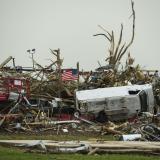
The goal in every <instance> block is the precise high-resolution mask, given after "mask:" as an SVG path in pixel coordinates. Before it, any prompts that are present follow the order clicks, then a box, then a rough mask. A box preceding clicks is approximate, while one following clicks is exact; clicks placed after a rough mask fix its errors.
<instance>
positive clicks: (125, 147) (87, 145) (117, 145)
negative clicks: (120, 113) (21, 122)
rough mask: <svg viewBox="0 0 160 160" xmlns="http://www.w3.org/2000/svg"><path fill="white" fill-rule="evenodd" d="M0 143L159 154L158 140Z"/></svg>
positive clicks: (45, 148)
mask: <svg viewBox="0 0 160 160" xmlns="http://www.w3.org/2000/svg"><path fill="white" fill-rule="evenodd" d="M0 145H4V146H12V147H18V148H23V150H25V151H27V152H40V153H46V152H47V153H83V154H84V153H85V154H89V155H90V154H96V153H98V154H103V153H138V154H150V155H151V154H154V155H159V153H160V143H159V142H140V141H138V142H137V141H136V142H133V141H132V142H129V141H128V142H127V141H126V142H120V141H103V142H99V141H51V140H32V141H31V140H0Z"/></svg>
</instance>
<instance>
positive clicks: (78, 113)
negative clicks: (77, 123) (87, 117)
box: [73, 110, 81, 118]
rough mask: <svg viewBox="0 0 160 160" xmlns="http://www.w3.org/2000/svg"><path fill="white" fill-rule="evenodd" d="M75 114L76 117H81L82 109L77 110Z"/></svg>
mask: <svg viewBox="0 0 160 160" xmlns="http://www.w3.org/2000/svg"><path fill="white" fill-rule="evenodd" d="M73 115H74V117H76V118H79V117H80V115H81V113H80V111H78V110H77V111H75V112H74V114H73Z"/></svg>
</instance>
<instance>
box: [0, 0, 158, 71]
mask: <svg viewBox="0 0 160 160" xmlns="http://www.w3.org/2000/svg"><path fill="white" fill-rule="evenodd" d="M134 2H135V12H136V28H135V39H134V42H133V44H132V46H131V47H130V49H129V51H130V52H131V55H132V57H134V58H135V63H136V64H138V63H139V64H140V65H141V66H142V67H143V68H150V69H158V70H159V69H160V49H159V47H160V0H134ZM130 15H131V2H130V0H0V62H2V61H3V60H4V59H5V58H7V57H8V56H13V57H15V59H16V64H17V65H22V66H32V62H31V59H30V57H29V54H28V53H27V52H26V51H27V50H28V49H32V48H35V49H36V53H35V55H34V56H35V59H36V61H37V62H38V63H40V64H42V65H43V66H44V65H48V64H49V63H50V60H49V59H53V58H54V57H53V56H52V54H51V53H50V50H49V48H51V49H57V48H60V50H61V56H62V58H64V65H63V66H64V67H75V66H76V62H77V61H79V62H80V68H81V69H82V68H83V69H84V70H93V69H95V68H96V67H98V63H97V61H100V63H101V64H102V65H105V61H104V59H105V58H106V56H107V55H108V48H109V43H108V42H107V40H106V39H105V38H104V37H101V36H99V37H93V34H96V33H102V32H103V31H102V30H101V29H100V28H99V27H98V25H101V26H103V27H104V28H106V29H107V30H108V31H111V30H114V31H115V33H116V35H117V36H118V35H119V31H120V24H121V23H123V25H124V32H123V33H124V34H123V42H128V41H129V40H130V37H131V33H132V19H129V16H130Z"/></svg>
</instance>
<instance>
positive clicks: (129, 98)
mask: <svg viewBox="0 0 160 160" xmlns="http://www.w3.org/2000/svg"><path fill="white" fill-rule="evenodd" d="M153 107H154V96H153V90H152V85H150V84H145V85H132V86H120V87H110V88H98V89H93V90H82V91H76V109H77V110H78V111H79V112H80V113H82V114H83V113H93V114H94V115H95V116H96V117H101V116H104V113H105V115H106V116H107V119H109V120H114V121H116V120H124V119H129V118H132V117H134V116H136V115H137V114H138V113H140V112H151V111H153Z"/></svg>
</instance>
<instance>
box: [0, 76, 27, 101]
mask: <svg viewBox="0 0 160 160" xmlns="http://www.w3.org/2000/svg"><path fill="white" fill-rule="evenodd" d="M21 93H25V94H26V97H29V95H30V83H29V80H27V79H24V78H13V77H2V78H0V104H1V103H3V102H7V101H10V100H14V98H16V97H19V95H20V94H21Z"/></svg>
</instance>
